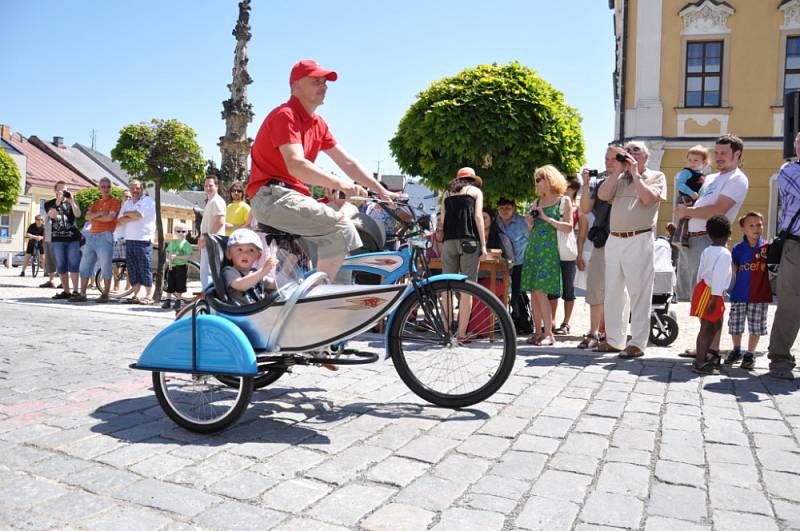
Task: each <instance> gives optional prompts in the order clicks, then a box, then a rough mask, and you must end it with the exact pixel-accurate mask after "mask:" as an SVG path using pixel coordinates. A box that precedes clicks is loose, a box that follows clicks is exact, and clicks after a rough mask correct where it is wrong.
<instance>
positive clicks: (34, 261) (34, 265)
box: [31, 249, 41, 277]
mask: <svg viewBox="0 0 800 531" xmlns="http://www.w3.org/2000/svg"><path fill="white" fill-rule="evenodd" d="M40 256H41V254H40V253H39V250H38V249H34V251H33V256H31V276H33V277H36V275H38V274H39V257H40Z"/></svg>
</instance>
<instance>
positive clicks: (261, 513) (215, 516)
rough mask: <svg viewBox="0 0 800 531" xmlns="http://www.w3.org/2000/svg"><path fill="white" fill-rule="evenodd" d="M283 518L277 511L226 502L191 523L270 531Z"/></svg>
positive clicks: (224, 527) (221, 527)
mask: <svg viewBox="0 0 800 531" xmlns="http://www.w3.org/2000/svg"><path fill="white" fill-rule="evenodd" d="M285 518H286V515H284V514H281V513H279V512H277V511H271V510H269V509H264V508H262V507H255V506H253V505H248V504H246V503H240V502H230V501H226V502H223V503H221V504H220V505H216V506H214V507H212V508H210V509H208V510H206V511H204V512H203V513H201V514H199V515H198V516H196V517H195V518H194V519H193V520H192V522H193V523H195V524H198V525H200V526H203V527H210V528H219V529H271V528H273V527H275V526H276V525H277V524H278V523H279V522H280V521H281V520H284V519H285Z"/></svg>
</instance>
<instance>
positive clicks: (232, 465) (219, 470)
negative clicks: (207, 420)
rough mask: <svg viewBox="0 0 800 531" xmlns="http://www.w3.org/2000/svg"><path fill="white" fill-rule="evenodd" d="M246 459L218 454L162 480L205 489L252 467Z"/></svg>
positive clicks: (250, 462) (228, 454)
mask: <svg viewBox="0 0 800 531" xmlns="http://www.w3.org/2000/svg"><path fill="white" fill-rule="evenodd" d="M252 464H253V462H252V461H251V460H249V459H247V458H246V457H240V456H238V455H234V454H231V453H228V452H219V453H217V454H215V455H212V456H211V457H209V458H208V459H203V460H202V461H199V462H197V463H195V464H192V465H189V466H187V467H183V468H181V469H180V470H178V471H177V472H173V473H172V474H170V475H168V476H166V477H165V478H164V479H166V480H167V481H171V482H173V483H182V484H184V485H191V486H193V487H196V488H205V487H207V486H208V485H211V484H212V483H216V482H218V481H220V480H221V479H224V478H226V477H229V476H232V475H234V474H236V473H237V472H238V471H240V470H244V469H245V468H247V467H249V466H250V465H252Z"/></svg>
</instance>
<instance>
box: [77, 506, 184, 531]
mask: <svg viewBox="0 0 800 531" xmlns="http://www.w3.org/2000/svg"><path fill="white" fill-rule="evenodd" d="M171 522H172V519H171V518H170V517H169V516H167V515H165V514H163V513H159V512H156V511H152V510H150V509H146V508H143V507H123V506H114V507H112V508H111V509H109V510H108V511H103V512H102V513H100V514H98V515H96V516H93V517H91V518H89V519H86V520H83V521H82V522H81V523H80V525H81V527H82V528H84V529H96V530H98V531H108V530H109V529H113V530H114V531H127V530H130V531H139V530H141V529H160V528H163V527H165V526H166V525H168V524H170V523H171Z"/></svg>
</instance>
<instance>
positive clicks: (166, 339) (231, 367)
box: [136, 315, 258, 375]
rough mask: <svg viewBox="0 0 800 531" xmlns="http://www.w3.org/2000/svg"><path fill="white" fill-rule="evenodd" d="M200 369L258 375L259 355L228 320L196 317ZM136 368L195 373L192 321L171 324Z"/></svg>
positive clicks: (189, 319)
mask: <svg viewBox="0 0 800 531" xmlns="http://www.w3.org/2000/svg"><path fill="white" fill-rule="evenodd" d="M196 344H197V370H198V371H201V372H210V373H215V372H219V373H227V374H238V375H255V374H257V373H258V368H257V366H256V355H255V352H254V351H253V347H252V345H251V344H250V341H248V339H247V336H246V335H245V334H244V332H242V330H240V329H239V327H238V326H236V325H235V324H234V323H231V322H230V321H228V320H227V319H224V318H222V317H218V316H216V315H198V316H197V336H196ZM136 366H137V368H140V369H145V370H170V369H172V370H175V371H181V372H191V371H192V319H191V318H188V319H179V320H177V321H175V322H173V323H170V325H169V326H167V327H166V328H165V329H163V330H162V331H161V332H159V333H158V334H157V335H156V337H154V338H153V339H152V340H151V341H150V343H149V344H148V345H147V347H146V348H145V349H144V352H142V354H141V356H139V360H138V361H137V363H136Z"/></svg>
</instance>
